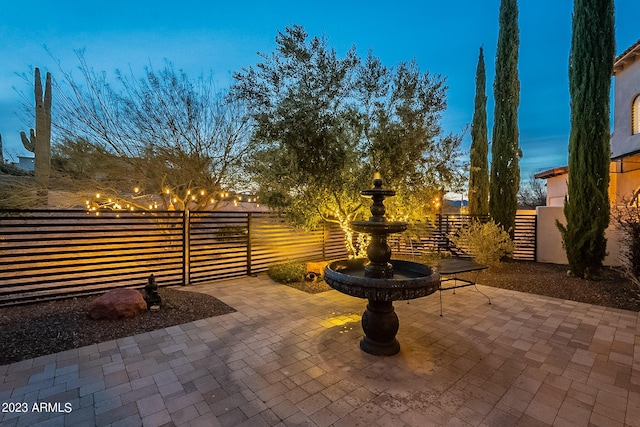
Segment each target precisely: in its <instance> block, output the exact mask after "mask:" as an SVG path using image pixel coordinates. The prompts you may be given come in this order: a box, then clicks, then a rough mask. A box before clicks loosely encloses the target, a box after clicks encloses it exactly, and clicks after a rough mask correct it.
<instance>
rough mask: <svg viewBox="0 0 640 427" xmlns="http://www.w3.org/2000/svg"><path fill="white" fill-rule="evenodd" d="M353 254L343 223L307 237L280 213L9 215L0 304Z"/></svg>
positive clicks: (1, 233) (3, 227) (0, 240)
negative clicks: (348, 251)
mask: <svg viewBox="0 0 640 427" xmlns="http://www.w3.org/2000/svg"><path fill="white" fill-rule="evenodd" d="M344 256H346V249H345V245H344V237H343V234H342V233H341V232H340V230H339V228H338V227H337V225H335V224H325V225H324V226H323V227H321V228H320V229H318V230H314V231H310V232H306V231H302V230H299V229H295V228H292V227H289V226H287V224H286V223H285V221H284V219H283V218H282V217H281V216H278V215H276V214H272V213H249V212H186V213H185V212H178V211H166V212H152V213H151V212H115V211H104V212H100V213H99V214H98V215H96V214H95V213H88V212H86V211H78V210H56V211H46V210H31V211H0V305H7V304H14V303H19V302H25V301H30V300H34V299H53V298H58V297H66V296H70V295H78V294H90V293H98V292H103V291H104V290H106V289H112V288H117V287H142V286H144V285H145V284H146V283H147V280H148V277H149V275H150V274H154V275H155V276H156V279H157V282H158V284H159V285H161V286H166V285H177V284H190V283H199V282H203V281H208V280H214V279H222V278H228V277H238V276H243V275H247V274H252V273H258V272H261V271H265V270H266V269H267V268H268V266H269V265H270V264H273V263H277V262H284V261H289V260H316V259H323V258H340V257H344Z"/></svg>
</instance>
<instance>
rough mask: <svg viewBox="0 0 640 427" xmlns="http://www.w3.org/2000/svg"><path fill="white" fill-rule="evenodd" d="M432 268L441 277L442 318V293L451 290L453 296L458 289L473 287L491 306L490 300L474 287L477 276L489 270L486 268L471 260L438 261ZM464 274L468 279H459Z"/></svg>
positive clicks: (452, 259)
mask: <svg viewBox="0 0 640 427" xmlns="http://www.w3.org/2000/svg"><path fill="white" fill-rule="evenodd" d="M434 267H435V268H436V269H437V270H438V272H439V273H440V276H441V277H442V279H441V281H440V316H442V291H450V290H452V291H453V293H454V294H455V292H456V289H458V288H465V287H467V286H473V287H474V288H475V289H476V291H478V292H479V293H480V294H482V295H483V296H484V297H485V298H486V299H487V300H489V304H491V298H489V297H488V296H487V295H486V294H484V293H483V292H482V291H480V289H478V287H477V286H476V281H477V279H478V275H479V274H480V272H481V271H482V270H486V269H487V268H489V267H488V266H486V265H483V264H478V263H477V262H475V261H473V260H472V259H459V258H447V259H442V260H440V261H438V263H437V264H435V265H434ZM464 273H469V274H468V275H467V276H469V277H466V278H465V277H460V275H462V274H464ZM452 282H453V283H452ZM451 283H452V284H451ZM449 284H451V285H449Z"/></svg>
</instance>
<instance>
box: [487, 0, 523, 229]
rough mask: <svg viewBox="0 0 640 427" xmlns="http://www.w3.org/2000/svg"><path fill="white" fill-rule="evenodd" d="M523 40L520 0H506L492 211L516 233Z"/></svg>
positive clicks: (493, 149) (495, 88) (500, 37)
mask: <svg viewBox="0 0 640 427" xmlns="http://www.w3.org/2000/svg"><path fill="white" fill-rule="evenodd" d="M519 44H520V39H519V29H518V2H517V0H502V1H501V3H500V32H499V34H498V50H497V53H496V77H495V81H494V83H493V93H494V99H495V103H496V105H495V113H494V118H493V121H494V122H493V138H492V139H493V141H492V147H491V185H490V192H489V212H490V213H491V216H492V217H493V220H494V221H495V222H496V223H498V224H500V225H501V226H502V227H503V228H504V229H505V230H507V231H509V232H510V234H511V235H512V236H513V230H514V228H515V218H516V210H517V209H518V189H519V187H520V165H519V159H520V157H521V156H522V153H521V152H520V148H519V144H518V105H519V104H520V81H519V80H518V47H519Z"/></svg>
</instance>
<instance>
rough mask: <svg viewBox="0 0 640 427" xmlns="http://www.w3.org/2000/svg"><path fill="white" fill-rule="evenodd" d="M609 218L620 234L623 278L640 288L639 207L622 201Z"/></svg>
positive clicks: (636, 204)
mask: <svg viewBox="0 0 640 427" xmlns="http://www.w3.org/2000/svg"><path fill="white" fill-rule="evenodd" d="M611 218H612V219H613V221H614V223H615V224H616V225H617V228H618V230H619V231H621V232H622V242H621V243H622V248H621V251H620V258H621V259H620V261H621V262H622V271H623V273H624V274H625V276H626V277H627V278H628V279H629V280H631V281H632V282H633V283H635V285H636V286H638V288H640V206H639V205H638V203H637V200H636V202H635V203H629V200H623V203H622V204H621V205H619V206H615V207H613V209H612V212H611Z"/></svg>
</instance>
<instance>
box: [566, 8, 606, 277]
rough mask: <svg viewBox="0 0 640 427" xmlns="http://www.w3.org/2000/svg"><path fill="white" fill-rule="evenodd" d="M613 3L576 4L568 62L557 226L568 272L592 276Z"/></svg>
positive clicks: (602, 242)
mask: <svg viewBox="0 0 640 427" xmlns="http://www.w3.org/2000/svg"><path fill="white" fill-rule="evenodd" d="M613 11H614V5H613V0H575V2H574V11H573V36H572V39H571V54H570V56H569V92H570V95H571V133H570V135H569V191H568V198H567V200H566V201H565V207H564V214H565V216H566V218H567V225H566V227H565V226H562V225H561V224H558V226H559V228H560V231H561V233H562V238H563V243H564V247H565V250H566V252H567V258H568V260H569V267H570V268H571V272H572V273H573V274H574V275H576V276H578V277H583V278H589V277H591V276H593V275H594V274H596V273H597V272H598V271H599V270H600V268H601V267H602V261H603V260H604V257H605V255H606V245H607V240H606V239H605V236H604V231H605V229H606V228H607V225H608V224H609V195H608V187H609V163H610V145H609V144H610V143H609V131H610V128H609V91H610V86H611V74H612V72H613V60H614V56H615V33H614V15H613Z"/></svg>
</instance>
